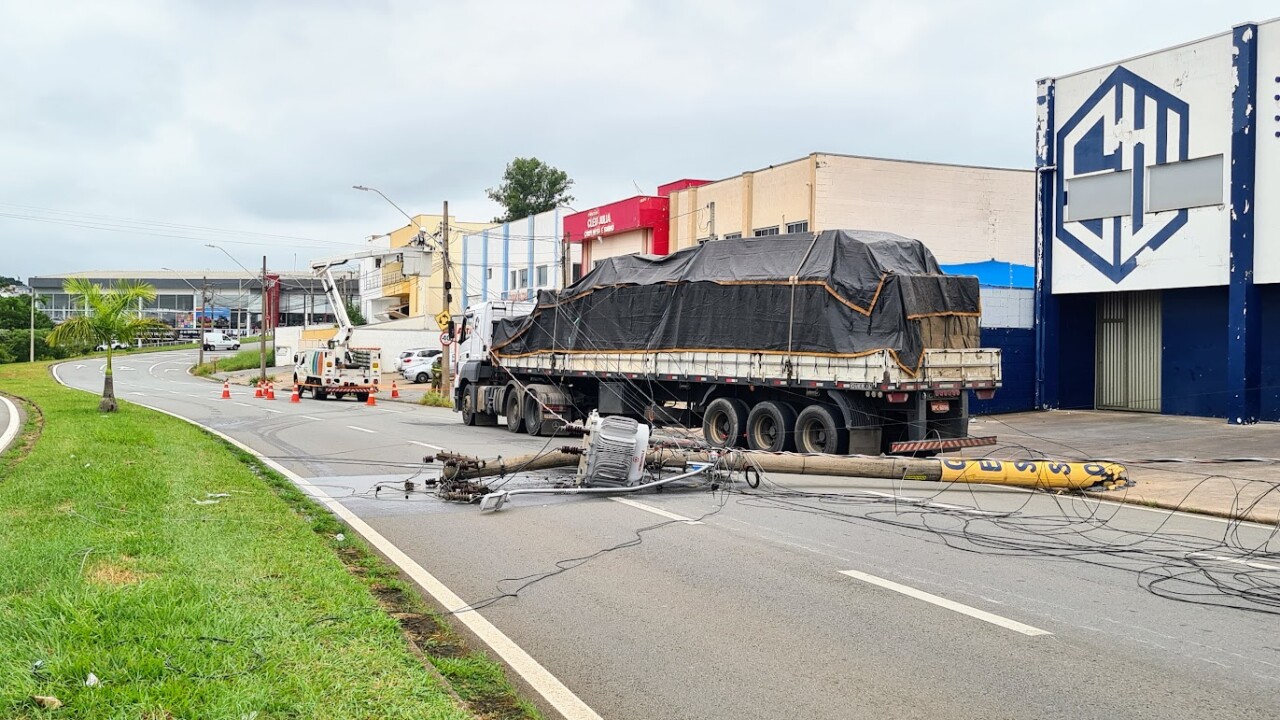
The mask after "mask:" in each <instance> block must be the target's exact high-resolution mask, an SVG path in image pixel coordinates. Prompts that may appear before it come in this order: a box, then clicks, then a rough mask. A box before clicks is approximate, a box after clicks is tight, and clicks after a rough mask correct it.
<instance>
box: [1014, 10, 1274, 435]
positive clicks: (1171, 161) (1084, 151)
mask: <svg viewBox="0 0 1280 720" xmlns="http://www.w3.org/2000/svg"><path fill="white" fill-rule="evenodd" d="M1037 103H1038V107H1037V110H1038V127H1037V170H1038V171H1039V181H1038V188H1037V201H1036V205H1037V218H1036V220H1037V222H1036V236H1037V237H1036V280H1037V283H1036V293H1035V309H1036V320H1037V322H1036V344H1037V347H1038V367H1037V372H1036V404H1037V405H1038V406H1040V407H1045V408H1100V409H1116V410H1131V411H1145V412H1159V413H1167V414H1178V415H1199V416H1212V417H1222V418H1226V419H1227V420H1228V421H1229V422H1231V423H1252V422H1257V421H1258V420H1277V419H1280V20H1272V21H1269V22H1265V23H1244V24H1241V25H1238V26H1236V27H1235V28H1233V29H1232V30H1231V31H1230V32H1225V33H1220V34H1218V35H1214V36H1212V37H1208V38H1205V39H1202V40H1197V41H1194V42H1190V43H1186V44H1184V45H1180V46H1177V47H1174V48H1170V49H1167V50H1161V51H1158V52H1154V53H1150V54H1147V55H1143V56H1140V57H1136V58H1130V59H1128V60H1124V61H1121V62H1118V63H1114V64H1109V65H1105V66H1102V67H1098V68H1093V69H1090V70H1085V71H1082V72H1078V73H1074V74H1071V75H1066V76H1062V77H1057V78H1048V79H1045V80H1041V81H1040V84H1039V92H1038V97H1037Z"/></svg>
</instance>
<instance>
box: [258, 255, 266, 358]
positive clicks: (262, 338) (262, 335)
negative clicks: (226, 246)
mask: <svg viewBox="0 0 1280 720" xmlns="http://www.w3.org/2000/svg"><path fill="white" fill-rule="evenodd" d="M258 364H259V366H260V367H261V369H262V376H261V377H262V378H266V377H267V256H266V255H263V256H262V327H261V329H260V331H259V333H258Z"/></svg>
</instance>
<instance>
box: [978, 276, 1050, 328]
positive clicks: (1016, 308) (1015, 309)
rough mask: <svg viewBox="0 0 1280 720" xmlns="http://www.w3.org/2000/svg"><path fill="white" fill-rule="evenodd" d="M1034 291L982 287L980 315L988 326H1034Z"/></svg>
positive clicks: (984, 324)
mask: <svg viewBox="0 0 1280 720" xmlns="http://www.w3.org/2000/svg"><path fill="white" fill-rule="evenodd" d="M1035 301H1036V291H1035V290H1033V289H1031V288H996V287H986V286H983V288H982V317H981V318H979V321H978V322H979V324H980V325H981V326H982V327H989V328H1032V327H1035Z"/></svg>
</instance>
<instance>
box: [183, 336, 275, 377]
mask: <svg viewBox="0 0 1280 720" xmlns="http://www.w3.org/2000/svg"><path fill="white" fill-rule="evenodd" d="M261 364H262V354H261V351H260V350H258V349H257V348H253V349H251V350H241V351H240V352H238V353H236V354H235V355H232V356H231V357H224V358H217V359H215V360H210V361H209V362H206V363H202V364H200V365H196V366H195V369H193V370H192V371H191V372H192V373H193V374H195V375H199V376H200V377H208V376H209V375H212V374H214V373H216V372H233V371H235V370H252V369H253V368H256V367H261ZM273 365H275V348H274V347H272V346H271V345H270V344H268V345H267V367H271V366H273Z"/></svg>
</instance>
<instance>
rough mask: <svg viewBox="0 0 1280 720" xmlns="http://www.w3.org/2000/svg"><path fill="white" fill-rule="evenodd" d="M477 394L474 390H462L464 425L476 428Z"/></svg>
mask: <svg viewBox="0 0 1280 720" xmlns="http://www.w3.org/2000/svg"><path fill="white" fill-rule="evenodd" d="M475 396H476V393H475V389H474V388H470V387H467V388H463V390H462V407H461V408H459V409H460V410H461V411H462V424H463V425H467V426H469V427H474V426H475V425H476V424H477V423H476V397H475Z"/></svg>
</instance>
